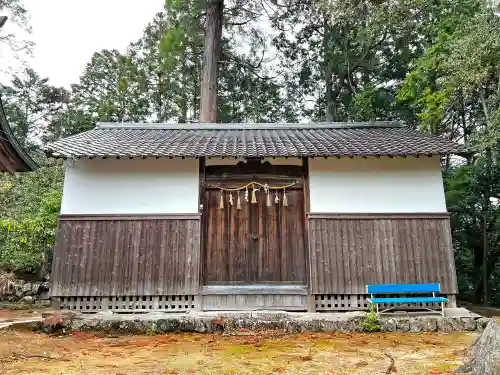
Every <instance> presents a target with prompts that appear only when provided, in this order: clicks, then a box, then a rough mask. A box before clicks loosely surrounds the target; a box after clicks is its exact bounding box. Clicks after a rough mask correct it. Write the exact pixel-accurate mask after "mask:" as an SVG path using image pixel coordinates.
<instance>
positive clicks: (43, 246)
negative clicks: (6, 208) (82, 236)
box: [0, 190, 61, 273]
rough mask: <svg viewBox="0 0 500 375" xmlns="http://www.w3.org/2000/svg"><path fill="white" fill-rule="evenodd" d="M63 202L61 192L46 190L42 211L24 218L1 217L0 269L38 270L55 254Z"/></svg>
mask: <svg viewBox="0 0 500 375" xmlns="http://www.w3.org/2000/svg"><path fill="white" fill-rule="evenodd" d="M60 204H61V192H60V191H58V190H53V191H50V192H48V193H46V194H45V195H44V196H43V197H42V199H41V202H40V206H39V209H38V212H36V213H35V214H34V215H29V216H27V217H25V218H23V219H22V220H15V219H11V218H7V219H5V218H4V219H1V220H0V268H1V269H4V270H7V271H14V272H26V273H36V272H37V271H38V270H39V269H40V267H41V266H42V265H43V262H44V258H45V256H46V255H50V254H51V253H52V247H53V245H54V242H55V235H56V230H57V223H58V215H59V209H60Z"/></svg>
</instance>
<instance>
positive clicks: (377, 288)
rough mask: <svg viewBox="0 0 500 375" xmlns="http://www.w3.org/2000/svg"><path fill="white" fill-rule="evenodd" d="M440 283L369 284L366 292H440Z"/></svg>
mask: <svg viewBox="0 0 500 375" xmlns="http://www.w3.org/2000/svg"><path fill="white" fill-rule="evenodd" d="M440 291H441V286H440V285H439V284H374V285H367V286H366V292H367V293H369V294H376V293H434V292H440Z"/></svg>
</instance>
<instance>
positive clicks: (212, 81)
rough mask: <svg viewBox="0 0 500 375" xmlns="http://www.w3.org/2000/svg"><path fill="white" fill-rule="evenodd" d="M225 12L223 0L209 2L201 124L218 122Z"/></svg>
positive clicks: (202, 82)
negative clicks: (221, 49) (221, 48)
mask: <svg viewBox="0 0 500 375" xmlns="http://www.w3.org/2000/svg"><path fill="white" fill-rule="evenodd" d="M223 10H224V1H223V0H209V1H208V4H207V20H206V26H205V51H204V55H203V71H202V77H201V93H200V95H201V97H200V121H201V122H216V121H217V76H218V74H217V72H218V69H217V65H218V63H219V58H220V47H221V46H220V45H221V38H222V15H223Z"/></svg>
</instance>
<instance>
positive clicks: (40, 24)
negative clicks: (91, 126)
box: [1, 0, 165, 88]
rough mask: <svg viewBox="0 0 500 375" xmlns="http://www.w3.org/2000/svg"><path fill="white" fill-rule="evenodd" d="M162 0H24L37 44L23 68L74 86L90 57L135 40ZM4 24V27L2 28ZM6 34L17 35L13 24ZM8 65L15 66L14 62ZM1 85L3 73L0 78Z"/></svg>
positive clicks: (4, 63) (160, 6)
mask: <svg viewBox="0 0 500 375" xmlns="http://www.w3.org/2000/svg"><path fill="white" fill-rule="evenodd" d="M164 2H165V0H142V1H137V0H84V1H82V0H23V3H24V5H25V6H26V8H27V9H28V11H29V12H30V16H31V26H32V28H33V32H32V34H31V35H29V36H28V38H29V39H31V40H32V41H33V42H34V43H35V49H34V54H33V57H32V58H29V59H28V61H27V64H28V65H29V66H31V67H32V68H33V69H35V71H37V72H38V73H40V75H42V76H43V77H48V78H49V79H50V83H51V84H52V85H55V86H64V87H68V88H69V85H70V84H71V83H76V82H77V81H78V78H79V77H80V75H81V74H82V73H83V70H84V68H85V65H86V64H87V63H88V62H89V61H90V58H91V56H92V54H93V53H94V52H96V51H100V50H102V49H118V50H120V51H124V50H125V49H126V47H127V45H128V44H129V43H130V42H133V41H135V40H137V39H139V38H140V37H141V35H142V31H143V29H144V28H145V27H146V25H147V24H148V22H149V21H151V20H152V19H153V17H154V15H155V14H156V13H157V12H159V11H161V10H162V8H163V4H164ZM6 26H7V25H6ZM8 31H15V30H14V29H13V28H12V26H11V28H10V29H9V30H8ZM1 64H2V65H3V67H4V68H5V67H6V66H7V65H9V66H13V67H14V68H16V67H17V66H16V65H18V64H17V63H16V62H15V61H14V59H12V58H10V59H9V61H8V62H5V60H4V61H2V62H1ZM1 79H2V81H3V80H4V79H6V78H5V75H4V76H3V77H1Z"/></svg>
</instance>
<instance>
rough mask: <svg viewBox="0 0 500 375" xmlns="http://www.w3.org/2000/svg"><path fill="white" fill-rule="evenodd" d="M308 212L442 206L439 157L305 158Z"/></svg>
mask: <svg viewBox="0 0 500 375" xmlns="http://www.w3.org/2000/svg"><path fill="white" fill-rule="evenodd" d="M309 187H310V204H311V212H318V213H320V212H331V213H394V212H396V213H397V212H399V213H411V212H415V213H418V212H446V204H445V197H444V188H443V179H442V176H441V167H440V162H439V157H437V156H436V157H427V156H425V157H420V158H415V157H408V158H401V157H398V158H393V159H390V158H380V159H378V158H368V159H363V158H353V159H349V158H341V159H337V158H329V159H324V158H323V159H320V158H315V159H310V160H309Z"/></svg>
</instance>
